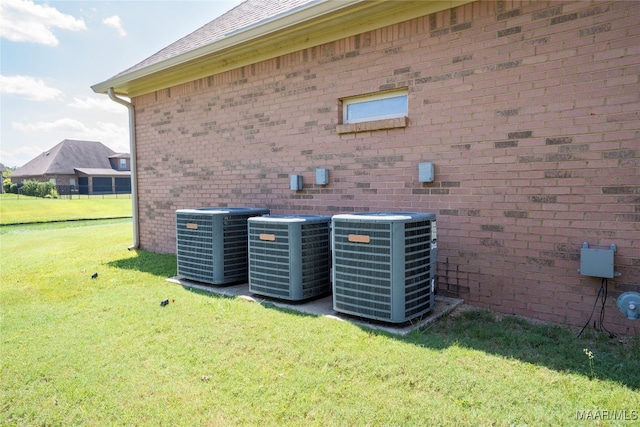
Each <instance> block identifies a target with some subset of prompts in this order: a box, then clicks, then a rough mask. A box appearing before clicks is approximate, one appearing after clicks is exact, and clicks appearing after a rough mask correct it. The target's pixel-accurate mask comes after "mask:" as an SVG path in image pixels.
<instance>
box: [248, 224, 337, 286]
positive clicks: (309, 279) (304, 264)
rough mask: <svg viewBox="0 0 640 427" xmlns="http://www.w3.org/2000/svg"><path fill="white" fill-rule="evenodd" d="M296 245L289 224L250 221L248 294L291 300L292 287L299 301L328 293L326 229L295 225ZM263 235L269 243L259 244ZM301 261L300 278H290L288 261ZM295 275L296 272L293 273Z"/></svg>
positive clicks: (316, 226)
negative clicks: (297, 289) (297, 231)
mask: <svg viewBox="0 0 640 427" xmlns="http://www.w3.org/2000/svg"><path fill="white" fill-rule="evenodd" d="M296 226H299V227H300V242H297V241H295V242H294V241H292V239H291V235H290V228H289V224H287V223H277V222H261V221H253V222H251V224H250V232H249V241H250V245H251V250H250V254H249V274H250V285H251V290H252V292H255V293H259V294H263V295H269V296H273V297H282V298H292V297H293V293H294V289H293V287H294V286H300V287H301V292H302V294H301V298H309V297H313V296H316V295H320V294H324V293H326V292H327V290H328V289H329V225H328V222H327V223H315V222H309V223H302V224H300V223H298V224H296ZM261 234H267V235H271V236H273V239H272V240H261V239H260V238H259V236H260V235H261ZM296 257H299V258H300V260H301V263H300V264H301V268H300V270H299V273H300V275H299V276H297V277H292V271H291V264H292V259H294V258H296ZM296 271H297V272H298V270H296Z"/></svg>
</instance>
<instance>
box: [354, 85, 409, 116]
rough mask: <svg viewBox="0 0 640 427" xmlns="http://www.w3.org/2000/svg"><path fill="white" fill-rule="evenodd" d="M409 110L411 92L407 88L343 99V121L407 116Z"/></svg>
mask: <svg viewBox="0 0 640 427" xmlns="http://www.w3.org/2000/svg"><path fill="white" fill-rule="evenodd" d="M408 111H409V94H408V91H407V90H406V89H403V90H401V91H392V92H381V93H376V94H372V95H363V96H357V97H353V98H345V99H343V100H342V123H344V124H349V123H361V122H369V121H372V120H383V119H394V118H397V117H406V116H408V115H409V114H408Z"/></svg>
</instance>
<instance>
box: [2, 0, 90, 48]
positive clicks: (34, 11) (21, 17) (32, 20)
mask: <svg viewBox="0 0 640 427" xmlns="http://www.w3.org/2000/svg"><path fill="white" fill-rule="evenodd" d="M52 28H59V29H62V30H69V31H80V30H86V29H87V27H86V25H85V23H84V21H83V20H82V19H76V18H75V17H73V16H71V15H66V14H64V13H61V12H60V11H58V10H57V9H56V8H53V7H50V6H48V5H46V4H34V3H33V1H26V0H2V1H1V2H0V37H4V38H5V39H7V40H11V41H14V42H32V43H39V44H44V45H47V46H57V45H58V39H57V38H56V36H55V35H54V34H53V32H52V31H51V29H52Z"/></svg>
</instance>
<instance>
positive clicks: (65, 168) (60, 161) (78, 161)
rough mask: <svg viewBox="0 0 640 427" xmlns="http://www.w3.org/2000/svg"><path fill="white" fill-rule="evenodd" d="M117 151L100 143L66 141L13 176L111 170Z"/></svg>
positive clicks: (21, 168)
mask: <svg viewBox="0 0 640 427" xmlns="http://www.w3.org/2000/svg"><path fill="white" fill-rule="evenodd" d="M113 154H116V152H115V151H113V150H112V149H110V148H109V147H107V146H106V145H104V144H103V143H101V142H98V141H78V140H75V139H65V140H64V141H62V142H60V143H59V144H57V145H56V146H54V147H53V148H51V149H50V150H48V151H45V152H44V153H42V154H41V155H39V156H38V157H35V158H34V159H32V160H30V161H29V162H27V163H26V164H25V165H24V166H22V167H20V168H18V169H16V170H15V171H14V172H13V173H12V174H11V176H12V177H14V178H17V177H23V176H42V175H73V174H74V173H75V171H74V168H78V167H85V168H100V169H103V168H109V169H111V163H110V162H109V156H112V155H113Z"/></svg>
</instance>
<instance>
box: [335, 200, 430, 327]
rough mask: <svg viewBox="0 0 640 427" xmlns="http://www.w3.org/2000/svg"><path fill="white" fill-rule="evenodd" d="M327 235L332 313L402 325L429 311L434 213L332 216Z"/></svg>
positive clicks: (367, 213) (378, 213) (381, 213)
mask: <svg viewBox="0 0 640 427" xmlns="http://www.w3.org/2000/svg"><path fill="white" fill-rule="evenodd" d="M332 236H333V309H334V310H335V311H338V312H341V313H346V314H351V315H355V316H360V317H365V318H370V319H375V320H380V321H385V322H390V323H403V322H407V321H409V320H411V319H414V318H417V317H419V316H422V315H423V314H426V313H427V312H429V311H431V310H432V309H433V304H434V296H433V291H434V285H435V269H436V258H437V240H436V216H435V215H434V214H431V213H414V212H377V213H369V212H363V213H356V214H345V215H335V216H334V217H333V218H332Z"/></svg>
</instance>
